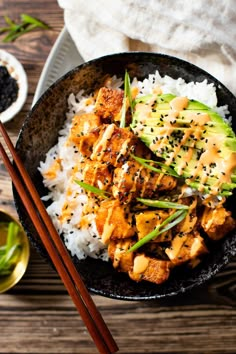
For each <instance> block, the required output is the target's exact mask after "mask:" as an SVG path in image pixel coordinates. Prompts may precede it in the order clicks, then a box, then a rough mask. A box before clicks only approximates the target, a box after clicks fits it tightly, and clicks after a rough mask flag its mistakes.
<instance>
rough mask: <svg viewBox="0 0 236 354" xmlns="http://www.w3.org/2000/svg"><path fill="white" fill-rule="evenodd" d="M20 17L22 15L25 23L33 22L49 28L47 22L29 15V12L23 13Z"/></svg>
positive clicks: (38, 25)
mask: <svg viewBox="0 0 236 354" xmlns="http://www.w3.org/2000/svg"><path fill="white" fill-rule="evenodd" d="M20 17H21V20H22V22H24V24H27V25H28V24H32V25H35V26H37V27H40V28H44V29H49V26H48V25H47V24H46V23H44V22H42V21H40V20H38V19H37V18H35V17H32V16H30V15H27V14H21V16H20Z"/></svg>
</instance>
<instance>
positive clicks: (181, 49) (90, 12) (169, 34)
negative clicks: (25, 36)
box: [58, 0, 236, 94]
mask: <svg viewBox="0 0 236 354" xmlns="http://www.w3.org/2000/svg"><path fill="white" fill-rule="evenodd" d="M58 3H59V5H60V6H61V7H62V8H63V9H64V18H65V25H66V27H67V29H68V31H69V33H70V35H71V37H72V39H73V40H74V42H75V44H76V47H77V49H78V51H79V52H80V54H81V55H82V57H83V58H84V59H85V60H90V59H93V58H96V57H99V56H102V55H106V54H110V53H119V52H123V51H130V50H138V51H139V50H141V51H142V50H144V51H154V52H159V53H165V54H170V55H174V56H177V57H179V58H182V59H185V60H187V61H190V62H192V63H193V64H196V65H198V66H199V67H201V68H203V69H205V70H206V71H208V72H209V73H211V74H212V75H213V76H215V77H216V78H217V79H219V80H220V81H221V82H222V83H223V84H225V85H226V86H227V87H228V88H229V89H230V90H231V91H232V92H233V93H234V94H236V1H235V0H207V1H206V0H198V1H189V0H175V1H173V0H95V1H94V0H58Z"/></svg>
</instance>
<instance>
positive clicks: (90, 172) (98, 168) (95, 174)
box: [80, 160, 112, 190]
mask: <svg viewBox="0 0 236 354" xmlns="http://www.w3.org/2000/svg"><path fill="white" fill-rule="evenodd" d="M80 172H81V173H82V176H83V177H82V179H83V182H85V183H87V184H90V185H91V186H94V187H96V188H99V189H101V190H107V189H108V188H109V187H110V185H111V182H112V175H111V172H110V171H109V168H108V166H107V164H105V163H102V162H98V161H91V160H88V161H86V163H82V164H81V165H80Z"/></svg>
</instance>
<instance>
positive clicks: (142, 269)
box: [129, 254, 172, 284]
mask: <svg viewBox="0 0 236 354" xmlns="http://www.w3.org/2000/svg"><path fill="white" fill-rule="evenodd" d="M171 268H172V264H171V262H170V261H163V260H159V259H155V258H151V257H147V256H146V255H144V254H138V255H136V256H135V258H134V265H133V269H132V270H130V271H129V276H130V278H131V279H132V280H135V281H137V282H138V281H141V280H146V281H149V282H152V283H156V284H161V283H164V282H165V281H166V280H167V279H168V278H169V275H170V270H171Z"/></svg>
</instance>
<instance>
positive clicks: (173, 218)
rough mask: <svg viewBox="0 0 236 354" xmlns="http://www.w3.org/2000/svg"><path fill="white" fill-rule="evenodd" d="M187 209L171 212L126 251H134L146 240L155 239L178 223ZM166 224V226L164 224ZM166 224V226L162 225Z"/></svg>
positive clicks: (184, 215)
mask: <svg viewBox="0 0 236 354" xmlns="http://www.w3.org/2000/svg"><path fill="white" fill-rule="evenodd" d="M187 213H188V212H187V210H178V211H176V212H175V213H174V214H171V215H170V216H169V217H168V218H166V219H165V220H164V221H163V223H161V224H160V225H159V226H157V227H156V228H155V229H154V230H153V231H151V232H150V233H149V234H147V235H146V236H144V237H143V238H142V239H141V240H139V241H138V242H136V243H135V244H134V245H133V246H132V247H130V248H129V249H128V251H127V252H133V251H136V250H137V249H138V248H140V247H142V246H143V245H145V244H146V243H147V242H149V241H151V240H153V239H155V238H156V237H157V236H159V235H160V234H162V233H163V232H166V231H168V230H170V229H172V228H173V227H174V226H175V225H177V224H179V223H180V222H181V221H182V220H184V218H185V217H186V215H187ZM166 225H167V226H166ZM164 226H166V227H164Z"/></svg>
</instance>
